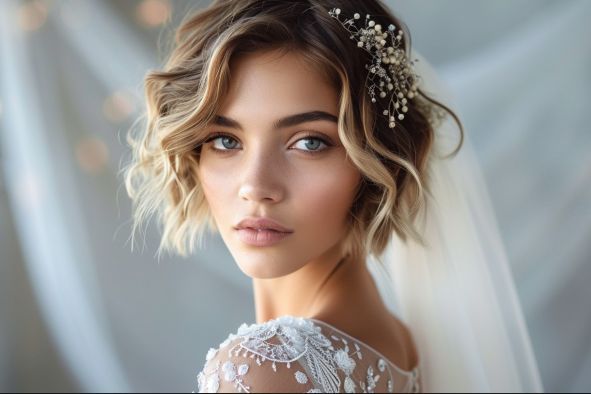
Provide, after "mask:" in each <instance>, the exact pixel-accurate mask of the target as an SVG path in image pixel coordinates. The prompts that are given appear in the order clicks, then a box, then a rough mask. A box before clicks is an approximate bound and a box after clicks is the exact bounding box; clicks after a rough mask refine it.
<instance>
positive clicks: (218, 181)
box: [197, 163, 232, 226]
mask: <svg viewBox="0 0 591 394" xmlns="http://www.w3.org/2000/svg"><path fill="white" fill-rule="evenodd" d="M197 175H198V177H199V181H200V183H201V187H202V189H203V193H204V194H205V198H206V200H207V203H208V206H209V208H210V210H211V214H212V215H213V217H214V219H215V220H216V222H217V224H218V226H219V224H220V223H219V220H220V219H221V215H223V213H224V209H223V207H226V208H227V207H228V203H229V201H228V198H229V195H230V193H231V187H232V185H231V178H229V176H228V175H229V174H227V173H226V171H224V170H223V168H219V167H216V166H212V165H210V164H203V163H202V165H201V166H200V168H199V169H198V170H197Z"/></svg>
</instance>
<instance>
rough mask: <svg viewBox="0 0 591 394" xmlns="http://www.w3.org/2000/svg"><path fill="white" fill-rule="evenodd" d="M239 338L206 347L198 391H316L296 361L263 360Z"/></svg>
mask: <svg viewBox="0 0 591 394" xmlns="http://www.w3.org/2000/svg"><path fill="white" fill-rule="evenodd" d="M272 339H273V338H271V341H272ZM242 341H243V338H236V339H233V340H231V341H226V342H225V343H224V344H223V345H224V346H220V348H219V349H214V348H212V349H210V350H209V352H208V354H207V357H206V358H207V361H206V363H205V366H204V368H203V370H202V371H201V372H200V373H199V375H198V388H199V391H198V392H200V393H216V392H222V393H245V392H247V393H248V392H260V393H266V392H269V393H270V392H276V393H287V392H289V393H297V392H299V393H306V392H312V393H313V392H318V391H316V390H314V386H313V384H312V381H311V379H310V378H309V376H308V374H307V373H306V372H305V370H304V369H303V368H302V367H301V365H300V363H299V362H297V361H296V362H277V361H271V360H268V359H267V360H265V359H264V358H261V357H259V356H258V355H257V354H256V353H252V352H250V351H248V350H247V349H244V348H243V347H241V345H240V344H241V342H242Z"/></svg>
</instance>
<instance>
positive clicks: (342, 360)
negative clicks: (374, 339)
mask: <svg viewBox="0 0 591 394" xmlns="http://www.w3.org/2000/svg"><path fill="white" fill-rule="evenodd" d="M334 359H335V361H336V363H337V365H338V366H339V368H340V369H342V370H343V371H344V372H345V375H350V374H351V373H352V372H353V370H354V369H355V365H356V364H355V360H353V359H352V358H351V357H349V355H348V354H347V352H346V351H344V350H343V349H340V350H338V351H337V352H336V353H335V354H334Z"/></svg>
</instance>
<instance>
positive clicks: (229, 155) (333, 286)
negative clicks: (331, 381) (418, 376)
mask: <svg viewBox="0 0 591 394" xmlns="http://www.w3.org/2000/svg"><path fill="white" fill-rule="evenodd" d="M231 74H232V80H231V83H230V89H229V92H228V94H227V95H226V97H225V99H224V102H223V103H222V106H221V109H220V111H219V112H218V114H217V115H220V116H223V117H225V118H230V119H232V120H235V121H237V122H238V123H239V124H240V125H241V128H237V127H229V126H227V125H223V126H222V125H210V126H209V127H208V130H207V131H208V133H209V135H213V133H214V132H220V133H224V134H225V135H227V136H228V137H230V138H226V137H218V138H216V139H213V140H210V141H209V142H207V143H205V144H204V145H203V147H202V152H201V158H200V165H199V169H198V176H199V179H200V181H201V184H202V187H203V190H204V193H205V196H206V199H207V201H208V204H209V207H210V210H211V213H212V216H213V218H214V220H215V222H216V225H217V227H218V229H219V231H220V235H221V237H222V239H223V240H224V242H225V244H226V245H227V246H228V249H229V250H230V253H231V254H232V256H233V258H234V259H235V261H236V263H237V264H238V266H239V268H240V269H241V270H242V271H243V272H244V273H245V274H246V275H248V276H250V277H251V278H252V281H253V289H254V299H255V308H256V320H257V322H258V323H260V322H264V321H267V320H269V319H273V318H276V317H279V316H282V315H293V316H302V317H314V318H317V319H319V320H323V321H326V322H328V323H330V324H333V325H335V326H336V327H338V328H340V329H342V330H343V331H345V332H347V333H349V334H350V335H353V336H355V337H357V338H358V339H360V340H361V341H364V342H366V343H368V344H369V345H371V346H373V347H375V348H376V349H378V350H379V351H381V352H382V353H384V355H385V356H387V357H389V358H390V360H391V361H392V362H394V363H396V364H398V365H399V366H400V367H402V368H410V367H413V366H414V362H415V360H412V357H413V356H412V354H411V353H412V352H410V351H409V350H408V349H407V348H408V344H407V342H408V338H405V334H404V330H405V328H404V327H403V325H402V324H401V322H400V321H399V320H398V319H397V318H396V317H395V316H393V315H391V314H389V313H388V312H387V310H386V308H385V306H384V305H383V303H382V300H381V298H380V295H379V293H378V291H377V288H376V286H375V283H374V281H373V279H372V278H371V276H370V273H369V272H368V271H367V268H366V266H365V262H364V261H353V260H351V259H350V258H348V256H344V255H343V253H342V251H341V248H342V241H343V237H344V236H345V234H346V230H347V215H348V212H349V209H350V208H351V205H352V203H353V199H354V196H355V194H356V191H357V187H358V186H359V182H360V181H361V174H360V172H359V170H358V169H357V168H356V167H355V166H354V165H353V164H352V162H351V161H350V160H349V158H348V157H347V155H346V151H345V148H344V147H343V146H342V144H341V142H340V139H339V136H338V132H337V123H336V122H333V121H330V120H314V121H307V122H305V123H300V124H297V125H293V126H290V127H286V128H275V127H273V124H274V122H275V121H277V120H278V119H280V118H283V117H286V116H290V115H294V114H299V113H303V112H309V111H323V112H327V113H329V114H332V115H334V116H335V118H336V117H337V116H338V92H337V91H336V89H334V87H332V86H331V85H330V84H329V83H328V82H327V81H325V80H324V79H323V77H322V76H321V74H320V73H319V72H317V71H316V70H314V69H313V68H311V66H309V65H308V64H306V63H305V61H304V60H303V58H301V57H300V55H298V54H297V52H288V53H286V54H282V53H279V52H276V51H271V52H257V53H254V54H248V55H243V56H242V57H239V58H237V59H235V62H234V63H233V64H232V66H231ZM310 133H311V134H313V137H320V138H322V139H324V141H326V142H327V144H325V143H324V142H322V141H319V140H316V139H314V138H311V137H310V136H308V134H310ZM304 137H305V138H304ZM208 138H209V137H208ZM212 148H217V149H220V150H222V152H215V151H214V150H213V149H212ZM307 152H308V153H307ZM309 152H317V153H315V154H310V153H309ZM247 216H265V217H270V218H273V219H274V220H276V221H278V222H279V223H281V224H282V225H283V226H285V227H287V228H289V229H291V230H293V233H292V234H291V235H290V236H288V237H287V238H285V239H283V240H282V241H280V242H279V243H277V244H274V245H272V246H265V247H260V246H250V245H248V244H245V243H243V242H242V241H241V240H240V239H239V238H238V234H237V231H236V230H235V229H234V226H236V225H237V224H238V222H239V221H240V220H242V219H243V218H245V217H247Z"/></svg>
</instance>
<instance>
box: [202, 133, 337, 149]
mask: <svg viewBox="0 0 591 394" xmlns="http://www.w3.org/2000/svg"><path fill="white" fill-rule="evenodd" d="M217 140H219V141H220V142H221V146H219V145H218V146H216V144H215V142H216V141H217ZM211 141H213V142H214V144H212V146H211V148H210V149H211V150H212V151H214V152H216V153H221V154H224V153H228V152H231V151H232V150H234V149H236V143H237V142H238V140H237V139H236V138H234V137H232V136H231V135H229V134H223V133H215V134H213V135H211V136H210V137H208V138H207V140H205V142H204V144H205V143H208V142H211ZM300 141H307V142H305V143H304V148H305V149H298V150H300V151H302V152H304V153H306V154H316V153H320V152H323V151H325V150H327V149H328V148H329V147H330V146H332V145H331V144H330V143H328V142H327V141H325V140H324V139H323V138H320V137H316V136H314V135H311V134H310V135H307V136H304V137H303V138H300V139H299V140H297V142H296V144H297V143H299V142H300ZM322 144H324V146H325V147H324V148H321V149H319V146H320V145H322Z"/></svg>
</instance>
